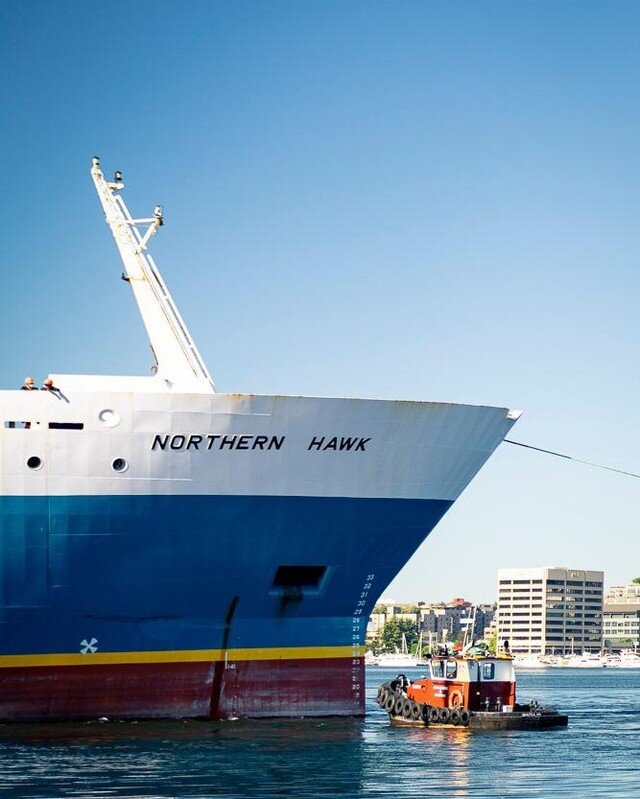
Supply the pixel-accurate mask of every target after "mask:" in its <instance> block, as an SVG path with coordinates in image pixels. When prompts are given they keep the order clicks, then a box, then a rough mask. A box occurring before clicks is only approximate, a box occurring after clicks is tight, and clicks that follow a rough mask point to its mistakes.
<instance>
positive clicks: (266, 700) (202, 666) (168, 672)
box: [0, 658, 364, 721]
mask: <svg viewBox="0 0 640 799" xmlns="http://www.w3.org/2000/svg"><path fill="white" fill-rule="evenodd" d="M356 661H357V662H356ZM363 713H364V661H363V659H362V658H354V659H351V658H323V659H300V660H260V661H235V662H229V663H227V664H226V665H225V664H224V663H211V662H207V663H149V664H118V665H95V666H51V667H48V666H47V667H30V668H4V669H2V670H1V671H0V719H2V720H4V721H40V720H54V719H92V718H99V717H101V716H107V717H108V718H123V719H125V718H127V719H134V718H135V719H143V718H205V719H227V718H234V717H240V718H242V717H246V718H259V717H273V716H359V715H362V714H363Z"/></svg>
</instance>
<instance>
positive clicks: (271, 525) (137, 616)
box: [0, 496, 451, 718]
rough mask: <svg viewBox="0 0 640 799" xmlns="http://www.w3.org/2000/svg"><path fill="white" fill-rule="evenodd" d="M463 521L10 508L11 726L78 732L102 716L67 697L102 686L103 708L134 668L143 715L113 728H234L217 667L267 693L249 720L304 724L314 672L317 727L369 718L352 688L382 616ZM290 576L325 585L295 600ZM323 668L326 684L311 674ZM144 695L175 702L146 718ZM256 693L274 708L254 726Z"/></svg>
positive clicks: (196, 504) (6, 671) (194, 499)
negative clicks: (380, 603) (167, 724)
mask: <svg viewBox="0 0 640 799" xmlns="http://www.w3.org/2000/svg"><path fill="white" fill-rule="evenodd" d="M450 505H451V503H450V502H448V501H445V500H433V501H429V500H412V499H352V498H327V497H325V498H318V497H270V496H250V497H247V496H241V497H239V496H94V497H86V496H73V497H59V496H51V497H46V496H39V497H29V498H27V497H15V496H12V497H6V496H5V497H0V531H1V547H2V555H3V560H2V575H1V580H0V591H1V593H0V597H1V604H0V631H1V635H2V646H3V649H2V655H1V656H0V717H5V718H7V717H9V718H15V717H20V718H28V717H30V715H32V714H33V715H34V716H37V717H42V714H43V711H44V714H45V715H53V716H54V717H55V716H60V717H73V716H74V715H75V711H74V702H75V708H76V709H77V710H78V711H79V715H80V716H83V715H85V714H86V712H89V711H85V710H83V703H82V702H80V703H78V701H77V697H78V689H77V688H76V690H74V691H73V692H71V693H72V694H75V698H74V696H72V695H68V699H67V700H64V698H62V700H61V697H60V692H61V691H62V692H63V694H64V696H67V694H68V693H69V690H68V689H69V684H73V685H76V686H77V685H78V681H80V683H82V682H83V681H84V680H85V679H86V680H90V681H92V682H93V681H94V680H96V678H99V679H98V684H97V686H94V687H92V689H91V690H90V691H86V689H82V690H81V693H82V694H87V693H88V694H96V693H97V694H98V695H99V694H100V685H101V684H102V683H101V681H102V682H104V681H105V680H106V681H111V682H113V681H114V680H115V681H116V682H118V680H120V679H124V681H125V682H124V684H128V680H129V678H130V677H131V673H130V672H131V669H132V668H133V669H134V672H135V673H134V677H135V679H134V684H135V685H136V686H137V687H136V691H137V693H138V696H136V697H132V698H131V702H132V704H131V708H130V709H129V708H128V707H127V706H126V705H127V703H126V701H124V702H122V701H121V706H120V707H116V708H115V709H114V702H113V696H112V697H111V699H110V702H109V707H105V714H106V715H113V714H114V712H115V714H116V715H119V716H128V715H155V716H173V715H184V714H185V713H186V714H188V715H198V716H202V715H205V716H211V715H222V716H224V715H228V714H229V713H230V712H234V711H233V710H229V709H228V708H227V709H226V710H225V709H224V707H223V705H224V703H221V702H220V701H219V696H218V702H217V703H216V701H215V700H216V697H215V696H213V695H212V694H211V695H210V692H212V691H213V692H214V693H215V691H216V690H217V691H218V694H222V693H223V688H224V686H223V685H222V683H223V682H224V680H223V679H222V678H220V679H218V683H219V684H218V686H217V688H216V685H215V683H216V674H215V670H216V669H215V664H216V663H222V664H224V672H225V674H226V675H227V677H228V674H229V673H233V674H232V676H233V678H234V680H235V681H237V680H238V679H242V675H245V676H246V675H250V674H251V671H252V665H253V671H256V667H257V671H256V673H255V675H254V676H253V677H251V676H249V677H247V679H248V680H249V683H250V684H251V685H254V688H250V687H249V686H245V689H244V690H243V691H242V695H243V697H244V699H243V702H244V706H245V707H244V712H245V714H247V715H252V714H253V715H260V714H264V715H278V713H279V712H285V710H286V712H287V713H290V712H291V710H292V696H291V686H292V684H295V681H296V677H298V678H299V676H300V674H299V664H300V663H301V662H302V663H304V664H305V666H306V676H305V679H304V680H303V683H304V686H306V688H305V687H304V686H303V689H302V692H301V694H300V698H299V704H300V706H301V707H304V709H305V712H311V713H315V712H320V713H322V712H327V713H329V712H349V713H358V712H361V711H362V706H363V695H362V694H361V692H360V689H359V685H358V690H357V691H353V690H351V689H352V688H353V686H352V685H350V682H353V681H354V679H355V680H356V681H357V680H358V679H359V678H358V675H359V674H360V673H361V669H362V665H361V660H362V657H361V656H362V650H361V646H362V644H363V643H364V635H365V629H366V620H367V618H368V616H369V614H370V612H371V609H372V606H373V604H374V602H375V600H376V598H377V596H378V595H379V593H380V592H381V591H382V590H383V589H384V588H385V587H386V585H387V584H388V583H389V582H390V581H391V579H393V577H394V576H395V574H396V573H397V572H398V570H399V569H400V568H401V567H402V565H403V564H404V563H405V562H406V561H407V559H408V558H409V557H410V555H411V554H412V553H413V552H414V551H415V549H416V547H417V546H418V545H419V544H420V543H421V541H422V540H424V538H425V537H426V536H427V535H428V533H429V532H430V530H431V529H432V528H433V527H434V525H435V524H436V523H437V522H438V520H439V519H440V518H441V517H442V515H443V514H444V513H445V511H446V510H447V509H448V507H449V506H450ZM282 566H285V567H291V566H296V567H299V566H312V567H323V568H325V569H326V571H325V572H324V573H323V576H322V579H321V581H320V582H319V584H318V585H317V586H310V587H305V586H302V587H301V588H299V589H297V590H294V591H290V590H287V589H286V588H284V589H283V588H282V587H281V586H279V585H277V584H275V582H274V581H275V578H276V574H277V573H278V569H279V568H280V567H282ZM363 589H364V590H363ZM363 597H364V598H363ZM311 660H313V661H315V666H316V668H315V669H311V670H309V667H310V666H311V663H310V662H309V661H311ZM196 664H197V666H196ZM230 664H235V667H234V666H233V665H232V666H231V667H230ZM100 669H102V672H101V671H100ZM105 669H106V671H104V670H105ZM194 669H195V671H194ZM296 669H298V674H297V675H296ZM136 670H137V671H136ZM149 670H150V671H149ZM103 672H104V673H103ZM128 673H129V676H127V674H128ZM29 674H31V677H29ZM65 674H66V676H65ZM83 674H84V678H83V676H82V675H83ZM119 675H120V676H119ZM135 675H138V676H135ZM150 675H151V676H150ZM239 675H240V676H239ZM337 675H339V676H337ZM223 676H224V675H223ZM3 677H5V678H6V681H5V684H4V688H3ZM36 677H37V679H35V678H36ZM22 678H24V679H25V680H31V682H32V685H31V688H30V689H29V690H27V691H26V692H25V699H24V707H21V708H16V685H17V684H21V680H22ZM345 678H346V681H345ZM140 679H141V680H142V682H143V683H144V682H147V681H149V680H152V681H153V683H154V685H156V686H158V687H160V686H162V685H165V684H166V686H167V687H166V690H164V691H161V692H160V695H159V696H154V697H152V698H151V700H150V705H149V707H147V708H146V710H143V711H141V709H140V694H141V691H140ZM335 679H339V680H342V681H343V682H345V684H346V686H347V688H349V689H350V690H349V691H347V692H346V693H345V692H344V691H343V693H345V696H344V698H343V700H338V701H336V696H337V695H338V694H339V692H337V694H336V692H335V691H334V692H332V691H328V692H327V686H326V684H325V683H326V682H327V681H329V682H331V681H332V680H335ZM69 680H71V683H69V684H67V683H68V681H69ZM194 680H195V683H199V685H198V686H194V684H193V683H194ZM269 682H271V684H270V685H268V684H269ZM181 683H184V685H181ZM311 683H315V685H312V684H311ZM265 686H268V687H266V688H265ZM257 687H259V688H260V691H261V698H260V707H259V708H255V707H254V708H253V710H252V703H251V700H250V697H251V694H252V692H255V691H256V690H257ZM194 688H197V690H196V694H197V697H198V699H197V701H195V702H193V701H191V700H188V701H187V700H185V701H186V707H185V701H181V700H180V695H181V692H182V691H183V690H187V693H188V692H189V691H193V690H194ZM34 690H35V691H36V694H37V695H36V696H34V695H33V691H34ZM147 690H148V689H147ZM298 690H300V686H299V687H298ZM318 690H321V691H324V692H325V693H326V701H320V703H319V704H318V701H316V700H314V699H313V697H312V696H310V693H309V692H311V694H313V692H314V691H315V692H317V691H318ZM18 693H19V692H18ZM163 693H164V699H163V695H162V694H163ZM142 694H144V691H143V692H142ZM323 696H324V694H323ZM265 697H266V698H267V699H268V701H266V700H265ZM125 698H126V697H125ZM190 702H191V703H190ZM247 703H248V704H247ZM237 704H238V703H237V702H236V705H235V706H236V708H237ZM295 704H296V703H295V702H294V703H293V705H294V707H295ZM46 708H52V709H53V710H52V711H51V713H50V714H49V713H47V711H46ZM93 713H100V706H99V703H98V706H96V707H95V708H94V705H93V704H92V705H91V711H90V712H89V714H93Z"/></svg>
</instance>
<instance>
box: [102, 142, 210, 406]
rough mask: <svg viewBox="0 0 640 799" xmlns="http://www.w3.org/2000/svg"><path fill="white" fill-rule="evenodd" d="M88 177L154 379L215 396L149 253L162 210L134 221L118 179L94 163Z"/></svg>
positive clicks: (185, 328)
mask: <svg viewBox="0 0 640 799" xmlns="http://www.w3.org/2000/svg"><path fill="white" fill-rule="evenodd" d="M91 177H92V178H93V182H94V183H95V187H96V191H97V192H98V197H99V198H100V202H101V203H102V207H103V209H104V213H105V217H106V222H107V224H108V225H109V227H110V228H111V232H112V233H113V238H114V239H115V242H116V246H117V247H118V250H119V252H120V257H121V258H122V263H123V264H124V268H125V272H124V274H123V278H124V280H126V281H127V282H128V283H129V285H130V286H131V289H132V291H133V295H134V297H135V300H136V302H137V304H138V308H139V310H140V314H141V316H142V321H143V322H144V326H145V328H146V330H147V335H148V336H149V343H150V345H151V350H152V352H153V356H154V358H155V361H156V367H157V371H156V375H157V377H158V378H160V379H162V380H164V381H165V382H166V384H167V387H169V388H180V390H187V391H189V390H193V391H197V392H213V391H214V386H213V380H212V379H211V375H210V374H209V371H208V369H207V367H206V365H205V363H204V361H203V360H202V357H201V355H200V353H199V352H198V348H197V347H196V345H195V343H194V341H193V339H192V338H191V335H190V333H189V331H188V329H187V326H186V324H185V323H184V320H183V319H182V316H181V315H180V312H179V311H178V308H177V307H176V304H175V303H174V301H173V298H172V297H171V294H170V293H169V290H168V288H167V287H166V285H165V282H164V280H163V279H162V276H161V275H160V272H159V270H158V267H157V266H156V263H155V261H154V260H153V258H152V256H151V255H150V253H149V252H148V251H147V244H148V242H149V239H150V238H151V236H153V235H154V233H156V232H157V231H158V230H159V228H160V227H161V226H162V224H163V219H162V208H161V207H160V206H156V208H155V211H154V213H153V216H152V217H150V218H147V219H133V218H132V216H131V214H130V213H129V209H128V208H127V206H126V204H125V202H124V200H123V199H122V196H121V195H120V194H119V193H118V192H119V191H121V190H122V189H123V188H124V183H123V182H122V174H121V173H120V172H116V173H115V177H114V180H113V182H111V183H109V182H107V181H106V180H105V177H104V175H103V174H102V171H101V169H100V160H99V158H97V157H96V158H94V159H93V161H92V167H91ZM144 227H146V230H144Z"/></svg>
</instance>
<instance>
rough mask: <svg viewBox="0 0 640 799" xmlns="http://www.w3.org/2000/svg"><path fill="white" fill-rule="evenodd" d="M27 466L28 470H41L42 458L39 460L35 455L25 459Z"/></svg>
mask: <svg viewBox="0 0 640 799" xmlns="http://www.w3.org/2000/svg"><path fill="white" fill-rule="evenodd" d="M27 466H28V467H29V468H30V469H34V470H35V469H41V468H42V458H39V457H38V456H37V455H32V456H31V457H30V458H27Z"/></svg>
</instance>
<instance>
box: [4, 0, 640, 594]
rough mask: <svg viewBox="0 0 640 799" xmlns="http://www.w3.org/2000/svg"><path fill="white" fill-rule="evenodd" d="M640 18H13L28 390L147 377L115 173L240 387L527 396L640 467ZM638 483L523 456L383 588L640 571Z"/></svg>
mask: <svg viewBox="0 0 640 799" xmlns="http://www.w3.org/2000/svg"><path fill="white" fill-rule="evenodd" d="M639 35H640V6H638V4H637V3H627V2H622V1H618V2H616V3H600V2H598V3H592V2H580V3H577V2H536V3H511V2H480V3H478V2H457V3H436V2H426V1H425V2H402V0H395V1H394V2H331V1H330V0H326V1H324V2H299V1H297V2H284V1H280V2H275V1H274V2H229V3H223V2H184V3H179V4H178V3H169V2H162V1H160V2H155V3H153V4H152V5H151V6H150V5H148V4H144V3H125V2H109V3H96V2H82V3H80V2H73V3H71V2H63V1H60V0H59V1H58V2H56V3H48V2H42V1H41V0H32V2H29V3H24V2H15V1H14V0H4V2H3V3H2V4H1V5H0V43H1V46H0V73H1V74H2V76H3V77H2V81H1V84H0V85H1V86H2V98H1V99H2V103H1V109H2V110H1V112H0V113H1V114H2V132H3V136H2V143H3V146H2V150H1V156H0V157H1V159H2V161H1V163H2V174H3V176H4V181H3V183H4V185H3V191H2V195H1V196H0V203H1V206H2V207H1V211H2V219H3V223H4V224H3V234H2V245H1V247H0V258H1V263H2V291H1V292H0V336H1V340H2V341H3V342H4V346H3V357H2V360H1V361H0V380H1V383H2V385H3V386H6V387H11V386H15V385H19V384H20V382H21V380H22V378H23V376H24V375H25V374H27V373H31V374H35V375H36V376H37V377H38V378H39V379H41V378H42V377H43V376H44V375H45V374H46V373H47V372H49V371H52V372H78V373H87V372H93V373H106V374H123V373H130V374H136V373H146V370H147V368H148V366H149V363H150V356H149V353H148V350H147V342H146V337H145V334H144V331H143V329H142V327H141V323H140V321H139V319H138V315H137V312H136V310H135V307H134V304H133V300H132V298H131V296H130V295H129V292H128V289H127V286H126V284H124V283H123V282H122V281H120V280H119V275H120V271H121V265H120V263H119V260H118V257H117V253H116V251H115V248H114V246H113V243H112V240H111V237H110V233H109V231H108V228H107V226H106V225H105V224H104V222H103V221H102V212H101V210H100V208H99V205H98V200H97V197H96V196H95V192H94V189H93V185H92V183H91V180H90V178H89V172H88V170H89V165H90V159H91V156H92V155H94V154H99V155H100V156H101V158H102V163H103V166H104V168H105V172H107V173H109V172H111V170H113V169H121V170H122V171H123V173H124V177H125V182H126V183H127V191H126V195H125V196H126V199H127V202H128V204H129V207H130V208H131V209H132V211H133V212H134V213H136V214H140V215H143V214H144V215H146V214H147V213H148V212H149V211H150V210H151V209H152V208H153V206H154V205H155V204H156V203H157V202H162V203H163V205H164V208H165V216H166V221H167V224H166V226H165V227H164V228H163V230H162V233H161V235H160V236H158V237H156V238H155V240H154V242H153V248H152V251H153V253H154V255H155V257H156V260H157V262H158V264H159V266H160V268H161V269H162V271H163V274H164V276H165V279H166V280H167V283H168V284H169V286H170V288H171V290H172V292H173V294H174V297H175V299H176V301H177V303H178V305H179V307H180V309H181V311H182V313H183V315H184V316H185V318H186V320H187V322H188V324H189V326H190V329H191V332H192V334H193V335H194V337H195V339H196V341H197V343H198V345H199V347H200V350H201V352H202V354H203V355H204V357H205V358H206V360H207V363H208V365H209V368H210V370H211V371H212V373H213V375H214V378H215V379H216V383H217V386H218V388H219V389H220V390H223V391H248V392H258V393H269V392H278V393H293V394H314V395H325V396H330V395H335V396H343V395H346V396H366V397H381V398H410V399H419V400H440V401H455V402H470V403H482V404H496V405H504V406H509V407H517V408H523V409H524V410H525V415H524V416H523V418H522V420H521V421H520V422H519V423H518V425H517V426H516V427H515V428H514V431H513V437H514V438H516V439H518V440H521V441H526V442H529V443H532V444H535V445H539V446H543V447H548V448H551V449H556V450H560V451H564V452H568V453H570V454H574V455H576V456H577V457H584V458H588V459H591V460H595V461H601V462H604V463H606V464H610V465H613V466H619V467H620V468H623V469H628V470H630V471H640V428H639V425H638V421H637V417H636V410H637V406H638V395H639V389H640V379H639V373H638V363H639V360H640V358H639V356H640V352H639V333H640V329H639V328H640V323H639V321H638V319H639V315H638V299H639V288H640V270H639V268H638V262H639V253H640V181H639V178H640V140H639V137H638V130H640V103H639V95H638V86H639V85H640V50H639V49H638V46H637V42H638V37H639ZM639 499H640V481H638V480H634V479H632V478H625V477H621V476H616V475H613V474H609V473H606V472H600V471H597V470H590V469H588V468H587V467H583V466H579V465H577V464H573V463H569V462H566V461H560V460H554V459H552V458H549V457H548V456H544V455H538V454H535V453H530V452H527V451H524V450H519V449H516V448H515V447H509V446H508V445H503V446H502V447H501V448H500V449H499V451H498V452H497V453H496V454H495V456H494V457H493V459H492V460H491V461H490V462H489V463H488V464H487V466H486V467H485V469H484V470H483V471H482V472H481V474H480V475H479V476H478V478H477V479H476V480H475V481H474V482H473V483H472V485H471V486H470V487H469V489H468V490H467V492H466V493H465V494H464V495H463V496H462V498H461V499H460V500H459V502H458V503H457V504H456V505H455V506H454V508H453V509H452V510H451V511H450V513H449V514H448V515H447V516H446V517H445V519H444V520H443V522H442V523H441V525H440V526H439V527H438V528H437V529H436V531H435V532H434V533H433V536H432V537H431V538H430V539H429V540H428V542H427V543H426V544H425V545H423V547H422V548H421V549H420V550H419V552H418V553H417V554H416V556H415V557H414V558H413V559H412V561H411V563H410V564H409V565H408V566H407V567H406V568H405V569H404V570H403V572H402V573H401V575H400V576H399V577H398V578H397V580H396V581H395V582H394V583H393V584H392V586H390V588H389V589H388V590H387V591H386V592H385V593H386V594H387V595H392V596H395V597H398V598H401V599H411V598H423V599H434V600H435V599H439V598H449V597H450V596H453V595H465V596H468V597H469V598H471V599H474V600H490V599H492V598H493V597H494V595H495V579H496V570H497V569H498V568H499V567H503V566H527V565H532V566H533V565H567V566H570V567H575V568H591V569H604V570H605V573H606V575H605V576H606V582H607V584H618V583H621V582H624V581H626V580H628V579H629V578H631V577H632V576H635V575H636V574H640V536H639V535H638V531H639V527H640V514H639Z"/></svg>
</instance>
